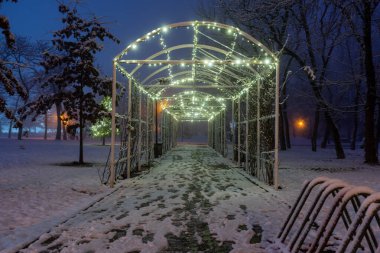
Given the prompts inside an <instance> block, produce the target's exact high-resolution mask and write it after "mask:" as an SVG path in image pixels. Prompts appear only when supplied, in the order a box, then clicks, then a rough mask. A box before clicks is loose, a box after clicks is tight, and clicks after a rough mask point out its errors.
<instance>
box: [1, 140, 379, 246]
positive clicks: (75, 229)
mask: <svg viewBox="0 0 380 253" xmlns="http://www.w3.org/2000/svg"><path fill="white" fill-rule="evenodd" d="M77 149H78V144H77V142H55V141H41V140H26V141H22V142H18V141H16V140H6V139H0V201H1V203H2V205H1V209H0V251H1V250H3V251H4V252H12V249H15V248H17V247H19V246H20V245H22V244H23V243H25V242H28V241H29V242H30V240H32V239H36V238H38V236H39V235H40V234H42V236H41V237H40V238H39V239H38V240H37V241H36V242H34V243H33V244H31V245H29V246H28V248H26V249H24V250H23V252H40V251H44V250H47V251H49V252H58V251H62V252H107V251H108V252H139V251H141V252H160V250H161V252H182V251H185V252H186V251H191V250H193V251H196V250H204V249H212V250H211V251H210V252H214V251H217V252H229V251H232V252H252V251H253V252H264V249H263V248H265V247H266V246H267V244H268V240H272V239H273V238H274V237H275V235H276V234H277V233H278V231H279V226H280V225H281V224H282V222H283V219H284V218H285V217H286V215H287V214H288V212H289V204H293V202H294V200H295V197H296V196H297V194H298V191H299V189H300V186H301V184H302V182H303V181H304V180H306V179H311V178H314V177H317V176H322V175H324V176H329V177H332V178H341V179H343V180H346V181H348V182H350V183H352V184H355V185H367V186H370V187H372V188H374V189H375V190H377V191H380V186H379V185H378V182H379V180H380V168H379V167H378V166H377V167H372V166H368V165H365V164H363V163H362V160H363V154H362V150H359V151H355V152H352V151H346V152H347V159H346V160H336V159H335V158H334V153H333V151H332V150H331V149H327V150H319V151H318V152H317V153H314V152H311V151H309V147H300V146H296V147H294V148H292V149H291V150H288V151H286V152H281V153H280V161H281V163H280V180H281V181H280V182H281V186H282V188H283V189H282V190H280V191H274V190H272V189H270V188H269V187H266V186H263V185H261V184H257V183H256V182H255V181H254V180H252V179H251V178H250V177H249V176H247V175H245V174H244V173H243V172H241V171H238V170H237V169H236V168H233V165H232V166H231V164H230V162H228V161H227V160H225V159H224V158H222V157H220V156H219V155H218V154H216V153H215V152H214V151H212V150H210V149H208V148H206V147H204V146H179V147H177V148H176V149H174V150H173V151H172V152H170V153H168V154H167V155H166V156H165V157H164V159H162V160H161V162H160V163H159V164H158V165H157V166H156V167H154V168H153V169H152V170H151V172H150V173H149V174H147V175H144V176H141V177H138V178H134V179H131V180H126V181H123V182H121V183H120V184H119V185H118V187H117V188H116V189H107V188H106V187H104V186H101V185H100V183H99V181H98V176H97V167H102V165H103V163H104V162H105V160H106V157H107V152H108V148H107V147H101V146H97V145H95V144H87V145H86V146H85V158H86V160H87V161H88V162H93V163H95V164H96V165H95V166H94V167H82V168H75V167H63V166H56V165H54V164H55V163H61V162H70V161H74V160H76V158H77ZM103 197H104V198H103ZM98 199H101V200H100V201H97V200H98ZM91 203H93V205H91ZM90 205H91V206H90ZM88 206H90V207H88ZM62 222H63V223H62ZM59 223H62V224H61V225H59V226H57V227H54V226H55V225H57V224H59ZM53 227H54V228H53ZM51 228H53V229H51ZM50 229H51V231H50V232H48V233H46V232H47V231H49V230H50ZM213 250H214V251H213Z"/></svg>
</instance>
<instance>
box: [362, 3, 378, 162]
mask: <svg viewBox="0 0 380 253" xmlns="http://www.w3.org/2000/svg"><path fill="white" fill-rule="evenodd" d="M363 17H364V18H363V19H364V23H363V34H364V36H363V44H364V45H363V50H364V67H365V73H366V80H367V101H366V104H365V124H364V126H365V130H364V132H365V135H364V136H365V137H364V138H365V142H364V152H365V162H366V163H369V164H377V163H378V157H377V153H376V138H375V106H376V76H375V67H374V64H373V54H372V15H371V3H370V1H368V2H365V3H364V15H363Z"/></svg>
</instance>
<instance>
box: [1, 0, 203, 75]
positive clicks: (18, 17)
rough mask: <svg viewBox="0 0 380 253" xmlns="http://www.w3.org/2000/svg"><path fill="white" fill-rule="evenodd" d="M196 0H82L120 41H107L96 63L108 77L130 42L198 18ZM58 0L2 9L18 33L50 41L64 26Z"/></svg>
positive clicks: (23, 0) (84, 11)
mask: <svg viewBox="0 0 380 253" xmlns="http://www.w3.org/2000/svg"><path fill="white" fill-rule="evenodd" d="M197 3H198V1H197V0H82V1H81V3H80V4H79V6H78V10H79V12H80V14H81V15H82V16H87V15H92V14H94V15H95V16H97V17H101V18H102V21H104V22H105V23H106V27H107V28H108V29H109V30H110V31H111V32H112V33H113V34H114V35H116V37H118V38H119V39H120V41H121V43H120V44H119V45H117V44H116V43H111V42H109V41H106V42H105V44H104V50H103V51H102V52H101V53H100V54H99V55H98V57H97V59H98V60H97V62H98V64H99V65H100V66H101V68H102V70H103V72H104V74H105V75H107V76H109V75H110V74H111V69H112V59H113V57H114V56H116V55H117V54H118V53H119V52H120V51H121V50H123V49H124V47H125V46H127V45H128V44H129V43H131V42H132V41H134V40H135V39H137V38H138V37H140V36H142V35H143V34H145V33H147V32H150V31H151V30H153V29H156V28H158V27H161V26H163V25H165V24H171V23H176V22H182V21H189V20H195V19H197V16H196V9H197ZM58 4H59V2H58V1H54V0H19V1H18V3H16V4H14V3H8V2H7V3H4V4H3V5H2V6H1V8H0V12H1V13H2V14H4V15H5V16H7V17H8V18H9V21H10V23H11V31H12V32H13V33H14V34H15V35H21V36H26V37H28V38H30V39H32V40H51V38H52V33H53V32H54V31H56V30H58V29H61V27H62V23H61V21H60V20H61V17H62V16H61V15H60V13H59V12H58Z"/></svg>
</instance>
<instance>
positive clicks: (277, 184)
mask: <svg viewBox="0 0 380 253" xmlns="http://www.w3.org/2000/svg"><path fill="white" fill-rule="evenodd" d="M279 93H280V62H277V64H276V98H275V99H276V101H275V123H274V124H275V130H274V132H275V137H274V175H273V176H274V188H275V189H276V190H277V189H278V186H279V178H278V132H279V115H280V104H279V103H280V101H279V100H280V94H279Z"/></svg>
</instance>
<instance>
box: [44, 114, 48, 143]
mask: <svg viewBox="0 0 380 253" xmlns="http://www.w3.org/2000/svg"><path fill="white" fill-rule="evenodd" d="M44 123H45V133H44V140H47V132H48V114H47V112H45V119H44Z"/></svg>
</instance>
